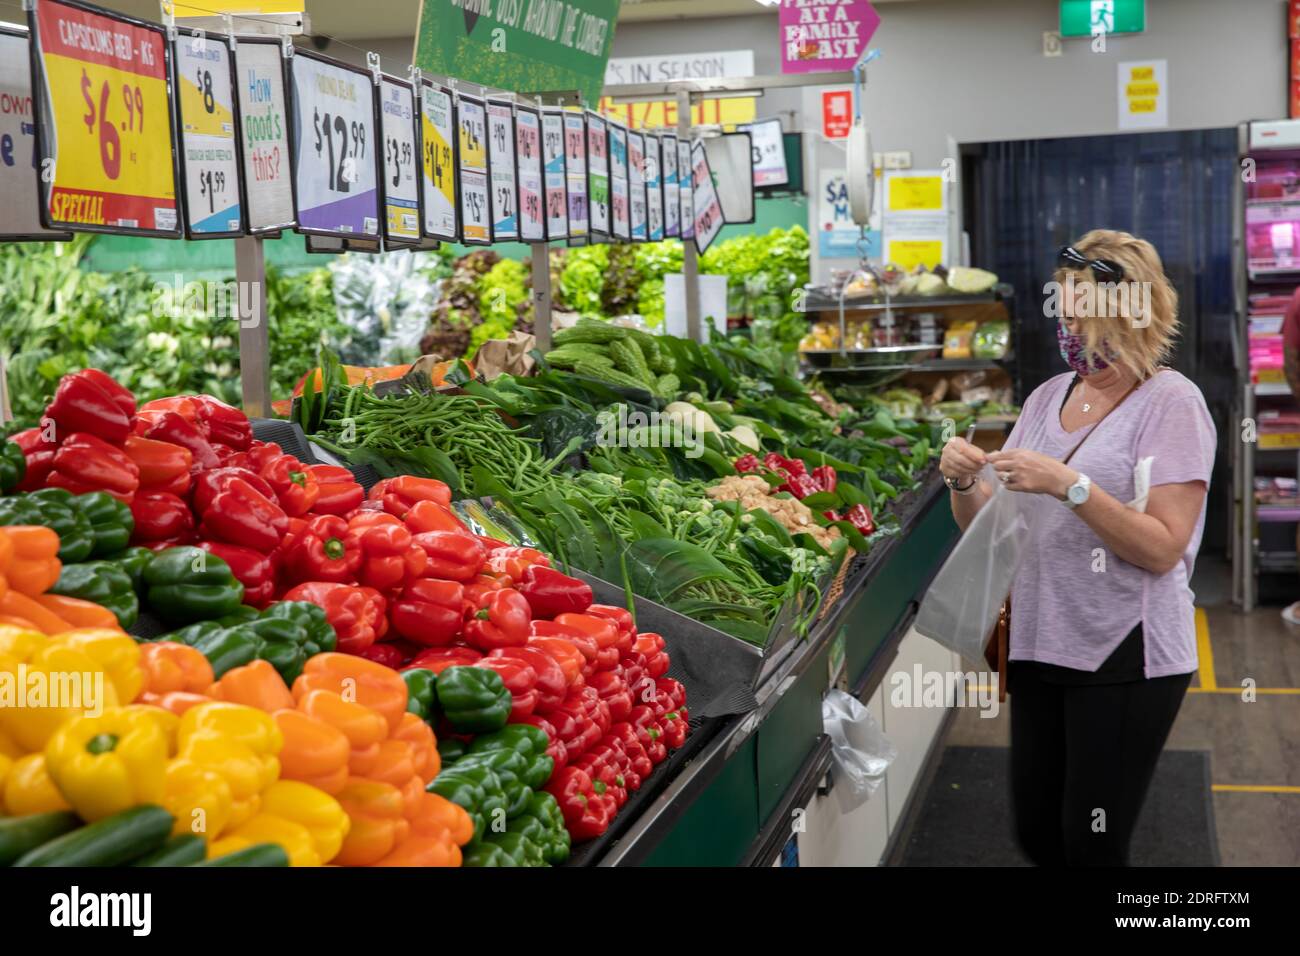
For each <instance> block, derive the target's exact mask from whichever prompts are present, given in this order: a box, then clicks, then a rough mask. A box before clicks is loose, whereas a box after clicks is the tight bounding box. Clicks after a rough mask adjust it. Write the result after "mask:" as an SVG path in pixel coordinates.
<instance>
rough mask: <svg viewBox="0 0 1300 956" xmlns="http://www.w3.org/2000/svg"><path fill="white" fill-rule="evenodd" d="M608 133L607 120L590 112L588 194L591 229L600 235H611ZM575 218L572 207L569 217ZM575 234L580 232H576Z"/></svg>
mask: <svg viewBox="0 0 1300 956" xmlns="http://www.w3.org/2000/svg"><path fill="white" fill-rule="evenodd" d="M607 133H608V131H607V129H606V126H605V121H604V120H603V119H601V118H600V117H599V116H597V115H596V114H595V113H588V114H587V182H588V184H589V185H588V189H587V196H588V199H589V201H590V211H591V231H592V233H594V234H595V235H596V236H598V237H604V236H607V235H609V136H608V135H607ZM566 155H567V154H566ZM573 218H574V217H573V209H572V208H570V209H569V219H570V220H572V219H573ZM570 228H572V226H571V227H570ZM574 235H579V233H577V232H575V233H574Z"/></svg>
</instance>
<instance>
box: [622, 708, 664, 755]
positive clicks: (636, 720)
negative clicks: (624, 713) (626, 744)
mask: <svg viewBox="0 0 1300 956" xmlns="http://www.w3.org/2000/svg"><path fill="white" fill-rule="evenodd" d="M628 723H630V724H631V725H632V728H633V729H634V730H635V731H636V739H637V741H638V742H639V743H640V744H641V746H642V747H644V748H645V752H646V756H648V757H649V758H650V762H651V763H655V764H658V763H662V762H663V760H664V758H665V757H667V756H668V751H667V749H666V748H665V747H664V742H663V729H662V728H661V727H660V726H659V721H658V719H656V717H655V712H654V710H653V708H651V707H649V706H647V705H645V704H638V705H637V706H635V707H633V708H632V713H631V714H630V715H629V716H628Z"/></svg>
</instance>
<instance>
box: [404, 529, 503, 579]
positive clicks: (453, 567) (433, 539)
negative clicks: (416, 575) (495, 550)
mask: <svg viewBox="0 0 1300 956" xmlns="http://www.w3.org/2000/svg"><path fill="white" fill-rule="evenodd" d="M414 540H415V543H416V544H418V545H419V546H420V547H421V548H423V549H424V553H425V555H426V556H427V557H428V559H429V560H428V563H427V564H426V565H425V568H424V573H425V575H426V576H427V577H431V578H442V579H443V580H446V581H461V582H466V581H472V580H474V578H475V576H476V575H477V574H478V573H479V570H480V569H481V568H482V567H483V563H484V562H485V561H486V560H487V548H485V547H483V545H482V544H481V543H480V542H479V540H478V538H477V537H475V536H474V535H472V534H467V533H465V532H462V531H424V532H421V533H420V534H417V535H415V539H414Z"/></svg>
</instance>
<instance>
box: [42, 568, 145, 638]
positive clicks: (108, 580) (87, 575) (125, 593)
mask: <svg viewBox="0 0 1300 956" xmlns="http://www.w3.org/2000/svg"><path fill="white" fill-rule="evenodd" d="M50 593H51V594H62V595H63V596H64V597H73V598H80V599H81V600H83V601H94V602H95V603H96V604H99V605H101V606H103V607H106V608H108V609H109V610H110V611H112V612H113V613H114V614H115V615H116V616H117V623H118V624H120V625H121V626H122V630H124V631H126V630H130V629H131V628H132V627H134V626H135V622H136V620H137V619H138V618H139V616H140V599H139V598H137V597H136V596H135V588H133V587H132V586H131V576H130V575H129V574H127V573H126V571H125V570H123V569H122V567H121V566H120V565H117V564H114V563H113V562H111V561H87V562H86V563H85V564H66V565H64V566H63V571H62V573H61V574H60V575H59V580H58V581H57V582H55V584H54V586H53V587H52V588H50Z"/></svg>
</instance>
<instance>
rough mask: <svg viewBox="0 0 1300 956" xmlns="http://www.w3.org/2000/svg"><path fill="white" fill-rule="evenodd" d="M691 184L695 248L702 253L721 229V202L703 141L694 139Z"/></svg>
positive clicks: (711, 243)
mask: <svg viewBox="0 0 1300 956" xmlns="http://www.w3.org/2000/svg"><path fill="white" fill-rule="evenodd" d="M691 186H692V192H693V193H694V204H695V249H696V251H697V252H699V253H701V254H703V253H704V251H705V250H706V249H708V248H709V246H711V245H713V240H714V239H716V238H717V237H718V233H719V232H720V231H721V230H722V223H723V216H722V204H721V203H720V202H719V201H718V191H717V189H715V188H714V186H713V171H712V170H711V169H710V168H709V156H708V153H706V152H705V151H704V143H702V142H701V141H700V140H698V139H697V140H696V141H695V143H694V144H693V145H692V146H691Z"/></svg>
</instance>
